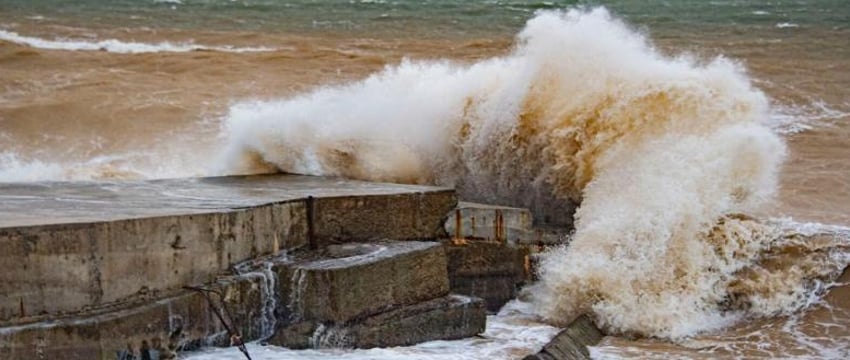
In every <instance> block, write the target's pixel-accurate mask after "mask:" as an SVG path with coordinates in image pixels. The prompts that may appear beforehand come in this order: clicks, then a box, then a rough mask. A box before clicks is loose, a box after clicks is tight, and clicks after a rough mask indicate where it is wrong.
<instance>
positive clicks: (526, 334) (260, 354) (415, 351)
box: [186, 301, 559, 360]
mask: <svg viewBox="0 0 850 360" xmlns="http://www.w3.org/2000/svg"><path fill="white" fill-rule="evenodd" d="M529 310H530V308H529V306H528V304H526V303H522V302H518V301H513V302H510V303H508V304H507V305H505V307H504V308H503V309H502V311H500V313H499V314H497V315H493V316H488V318H487V330H486V331H485V332H484V333H483V334H481V335H480V336H479V337H476V338H469V339H463V340H454V341H430V342H426V343H422V344H418V345H414V346H408V347H396V348H375V349H368V350H364V349H320V350H290V349H286V348H281V347H277V346H261V345H258V344H256V343H252V344H249V345H248V351H249V352H250V354H251V358H252V359H257V360H264V359H267V360H278V359H302V360H309V359H352V360H356V359H359V360H366V359H368V360H384V359H387V360H389V359H393V360H395V359H419V360H441V359H445V360H449V359H481V360H492V359H517V358H522V357H523V356H525V355H528V354H531V353H534V352H537V351H539V350H540V349H541V348H542V347H543V345H545V344H546V343H547V342H548V341H549V340H550V339H551V338H552V337H553V336H555V334H557V333H558V331H559V329H558V328H555V327H552V326H550V325H547V324H544V323H541V322H539V321H537V320H535V319H534V316H533V315H531V314H530V313H529ZM186 359H187V360H213V359H214V360H230V359H233V360H237V359H244V355H242V353H240V352H239V351H238V350H237V349H235V348H228V349H207V350H205V351H203V352H199V353H193V354H187V356H186Z"/></svg>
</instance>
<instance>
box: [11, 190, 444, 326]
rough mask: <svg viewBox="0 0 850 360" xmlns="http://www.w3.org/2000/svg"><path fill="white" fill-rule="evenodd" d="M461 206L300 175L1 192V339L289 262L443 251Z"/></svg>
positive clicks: (437, 193) (438, 197)
mask: <svg viewBox="0 0 850 360" xmlns="http://www.w3.org/2000/svg"><path fill="white" fill-rule="evenodd" d="M456 202H457V200H456V198H455V194H454V191H452V190H451V189H447V188H438V187H427V186H413V185H396V184H379V183H369V182H361V181H352V180H343V179H335V178H317V177H307V176H292V175H265V176H235V177H218V178H199V179H175V180H154V181H135V182H73V183H64V182H54V183H23V184H0V249H3V251H2V252H0V270H2V271H0V294H3V296H2V297H0V327H9V326H13V325H20V324H28V323H33V322H38V321H43V320H46V319H55V318H57V317H63V316H66V317H67V316H73V315H75V314H79V313H91V312H93V311H95V312H96V311H98V310H99V309H107V308H110V307H120V306H122V305H123V304H130V303H133V302H137V301H144V300H145V299H159V298H163V297H166V296H169V295H170V294H172V293H173V292H175V291H178V290H179V289H180V288H181V287H182V286H185V285H190V284H205V283H210V282H212V281H214V280H215V279H216V277H217V276H218V275H221V274H222V273H227V272H228V271H229V270H230V268H231V267H232V266H233V265H234V264H237V263H239V262H242V261H245V260H248V259H253V258H256V257H260V256H264V255H268V254H273V253H277V252H279V251H282V250H294V249H299V248H318V247H323V246H326V245H329V244H335V243H344V242H350V241H369V240H374V239H388V238H389V239H396V240H415V239H433V238H436V237H438V236H440V235H442V234H443V233H444V230H443V228H442V224H443V221H444V219H443V218H444V216H445V214H447V213H448V212H449V211H450V210H451V209H452V208H454V206H455V204H456Z"/></svg>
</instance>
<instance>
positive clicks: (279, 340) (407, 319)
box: [271, 295, 487, 349]
mask: <svg viewBox="0 0 850 360" xmlns="http://www.w3.org/2000/svg"><path fill="white" fill-rule="evenodd" d="M486 317H487V315H486V311H485V309H484V304H483V301H482V300H481V299H477V298H472V297H466V296H461V295H448V296H445V297H441V298H437V299H433V300H429V301H425V302H421V303H418V304H414V305H407V306H400V307H396V308H394V309H391V310H389V311H386V312H384V313H381V314H377V315H374V316H370V317H366V318H363V319H359V320H355V321H352V322H348V323H343V324H333V323H327V324H325V323H318V322H309V321H307V322H300V323H296V324H292V325H289V326H287V327H285V328H283V329H282V330H281V331H280V332H278V334H277V335H276V336H275V337H274V338H272V340H271V343H273V344H276V345H281V346H286V347H289V348H293V349H301V348H372V347H392V346H407V345H412V344H416V343H421V342H425V341H431V340H451V339H460V338H465V337H470V336H474V335H476V334H479V333H482V332H483V331H484V329H485V322H486Z"/></svg>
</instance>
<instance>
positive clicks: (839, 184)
mask: <svg viewBox="0 0 850 360" xmlns="http://www.w3.org/2000/svg"><path fill="white" fill-rule="evenodd" d="M847 59H850V3H848V2H846V1H837V0H836V1H809V2H802V1H772V2H769V3H766V2H763V1H754V0H746V1H745V0H738V1H734V0H729V1H711V2H708V1H687V0H683V1H643V2H633V1H592V2H590V1H579V2H575V1H573V2H563V1H551V2H550V1H536V2H533V1H389V0H387V1H381V0H371V1H366V0H364V1H354V0H351V1H304V0H302V1H272V0H257V1H239V0H197V1H193V0H151V1H145V0H132V1H131V0H119V1H106V0H97V1H95V0H84V1H74V2H64V1H55V0H54V1H49V0H34V1H23V0H6V1H3V2H2V3H0V181H15V182H19V181H25V182H26V181H43V180H93V181H97V180H102V179H110V180H114V179H137V178H164V177H183V176H202V175H220V174H235V173H256V172H268V171H279V170H280V171H286V172H294V173H300V174H313V175H334V176H346V177H353V178H359V179H369V180H376V181H393V182H407V183H424V184H441V185H450V186H455V187H457V188H458V190H459V192H460V193H461V196H462V197H468V198H476V199H485V200H489V201H493V202H502V203H510V204H513V205H519V206H530V205H532V204H539V203H546V202H547V201H562V200H570V201H575V202H580V203H581V206H580V207H579V209H578V210H577V212H576V214H575V215H574V216H575V226H576V231H575V234H574V236H573V239H572V243H571V245H570V246H569V247H566V248H558V249H553V250H551V251H549V252H548V253H547V254H546V256H545V260H544V261H543V264H542V267H541V270H540V271H541V273H540V277H541V280H540V281H539V282H538V283H536V284H533V285H532V286H530V287H528V288H527V289H525V290H524V294H523V299H524V301H525V302H523V303H520V304H513V305H511V307H509V308H508V309H506V310H505V311H503V313H502V314H500V315H497V316H493V317H491V319H490V320H491V324H492V327H491V329H490V330H488V332H487V333H485V334H484V336H483V337H480V338H474V339H467V340H463V341H456V342H435V343H427V344H423V345H420V346H415V347H410V348H397V349H378V350H370V351H338V350H335V351H305V352H298V351H290V350H286V349H280V348H274V347H262V346H259V345H257V346H255V347H252V350H256V351H257V352H259V353H262V355H261V356H262V357H263V358H268V359H276V358H281V359H282V358H287V359H288V358H321V357H326V356H336V357H340V358H364V359H365V358H398V357H416V358H480V359H484V358H521V357H522V356H524V355H525V354H527V353H529V352H532V351H535V350H536V349H537V348H539V347H540V346H542V345H543V344H544V343H545V342H546V340H547V338H548V337H549V336H551V335H552V334H554V331H555V330H554V329H555V328H554V327H552V326H561V325H563V324H565V323H568V322H569V321H570V320H572V318H573V317H575V316H577V315H578V314H581V313H590V314H592V315H593V317H594V319H595V320H596V322H597V324H599V325H600V326H602V327H603V328H604V329H605V330H606V331H608V332H609V333H610V334H611V336H609V337H606V339H605V340H604V341H603V343H602V344H600V345H599V346H597V347H595V348H593V349H592V352H593V355H594V357H595V358H606V359H607V358H633V357H637V358H673V357H678V358H751V357H774V358H775V357H780V358H784V357H797V358H836V359H841V358H846V357H847V356H848V353H850V327H848V326H850V304H848V303H847V300H846V299H847V292H848V291H850V290H848V289H850V286H848V285H847V283H846V282H847V281H850V279H848V278H846V276H845V277H839V276H840V275H841V272H842V270H843V269H844V267H845V266H846V265H847V264H848V263H850V229H848V228H847V226H850V146H848V145H850V91H848V90H847V89H850V62H848V60H847ZM563 216H565V217H567V216H573V214H563ZM240 356H241V354H239V353H238V352H237V351H236V350H233V349H225V350H210V351H207V352H204V353H200V354H196V355H193V357H190V358H197V359H231V358H232V359H236V358H239V357H240Z"/></svg>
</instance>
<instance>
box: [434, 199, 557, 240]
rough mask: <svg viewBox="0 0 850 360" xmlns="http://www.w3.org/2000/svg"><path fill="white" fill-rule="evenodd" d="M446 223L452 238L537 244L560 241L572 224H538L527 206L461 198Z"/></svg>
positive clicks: (447, 230)
mask: <svg viewBox="0 0 850 360" xmlns="http://www.w3.org/2000/svg"><path fill="white" fill-rule="evenodd" d="M444 227H445V229H446V233H447V235H448V236H449V237H451V238H453V239H466V240H485V241H491V242H500V243H507V244H511V245H537V246H543V245H553V244H561V243H563V242H564V241H565V237H566V235H567V234H568V231H569V227H556V226H535V225H534V216H533V215H532V213H531V211H529V210H528V209H524V208H516V207H510V206H500V205H489V204H478V203H471V202H459V203H458V205H457V208H455V209H454V210H453V211H452V212H450V213H449V214H448V216H447V219H446V222H445V225H444Z"/></svg>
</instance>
